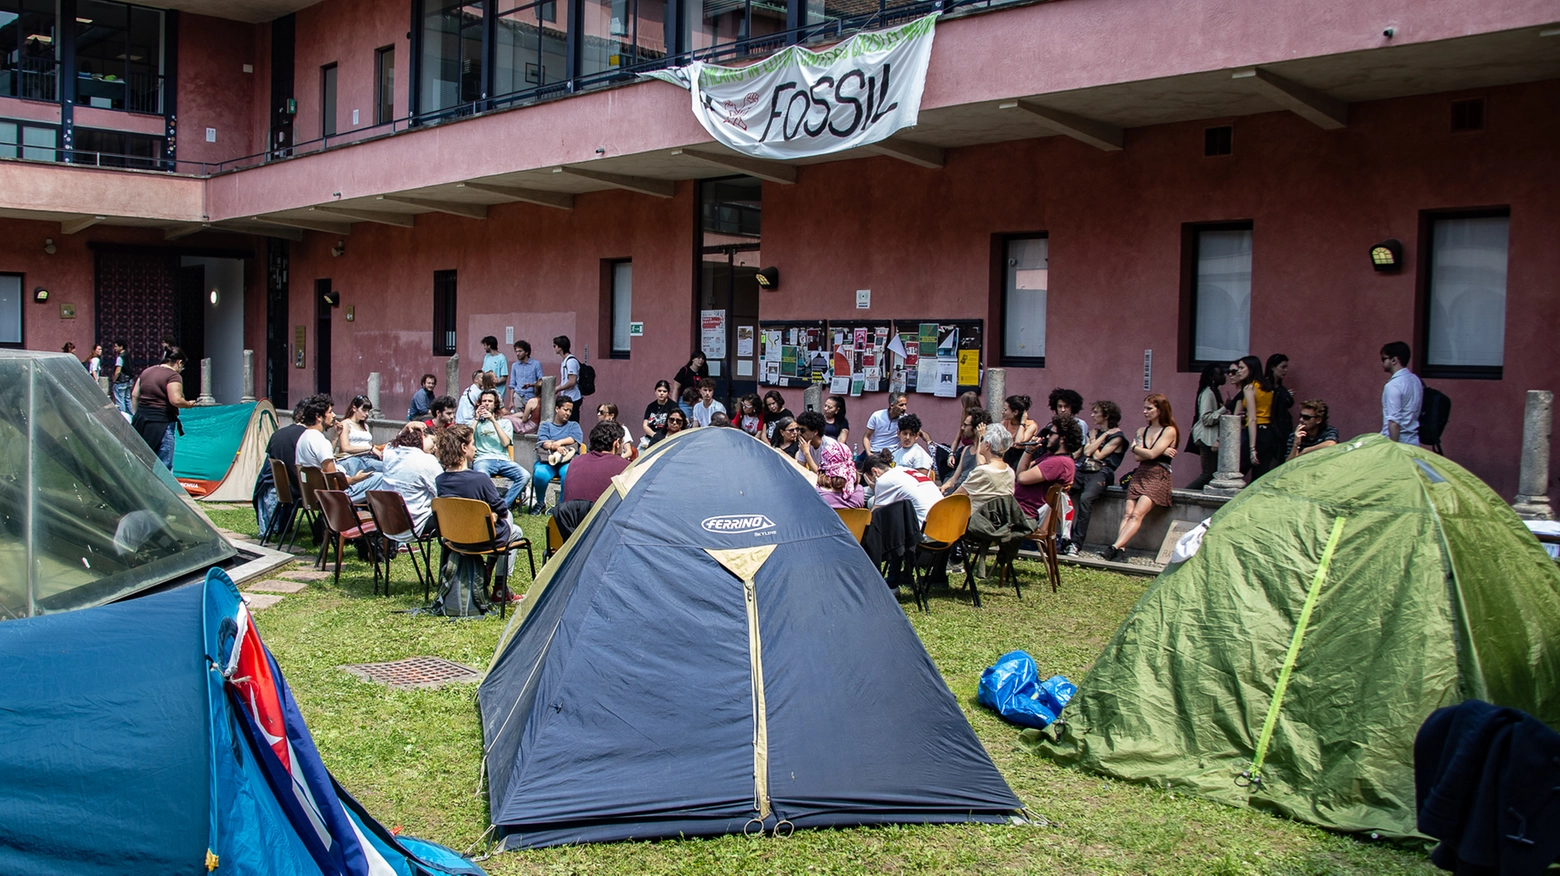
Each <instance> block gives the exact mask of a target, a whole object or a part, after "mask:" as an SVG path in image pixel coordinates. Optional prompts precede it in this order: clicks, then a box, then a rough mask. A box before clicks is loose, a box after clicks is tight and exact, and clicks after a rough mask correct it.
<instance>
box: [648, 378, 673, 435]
mask: <svg viewBox="0 0 1560 876" xmlns="http://www.w3.org/2000/svg"><path fill="white" fill-rule="evenodd" d="M675 410H678V407H677V402H675V401H672V384H671V382H670V381H666V380H657V381H656V382H655V401H653V402H651V403H650V404H648V405H645V420H644V427H645V434H646V435H648V436H650V440H651V442H654V441H656V440H658V439H659V438H660V437H661V433H662V432H665V431H666V418H667V416H669V415H670V414H671V413H672V411H675Z"/></svg>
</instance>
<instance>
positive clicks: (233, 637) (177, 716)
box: [0, 570, 482, 876]
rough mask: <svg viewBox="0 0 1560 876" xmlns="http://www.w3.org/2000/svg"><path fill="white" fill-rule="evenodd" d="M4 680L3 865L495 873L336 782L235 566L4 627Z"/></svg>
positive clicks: (149, 870) (91, 872) (89, 870)
mask: <svg viewBox="0 0 1560 876" xmlns="http://www.w3.org/2000/svg"><path fill="white" fill-rule="evenodd" d="M0 679H4V682H3V683H0V739H3V740H4V744H0V813H4V814H3V815H0V873H8V874H9V873H18V874H20V873H26V874H50V873H62V874H63V873H69V874H72V876H95V874H104V876H108V874H115V876H118V874H138V873H146V874H158V876H163V874H184V873H188V874H196V873H205V872H208V871H214V872H216V873H217V874H218V876H221V874H226V873H233V874H255V876H321V874H324V876H336V874H343V876H345V874H352V876H390V874H396V876H431V874H481V873H482V870H481V869H479V868H478V867H476V866H475V865H474V864H471V863H470V862H469V861H466V860H464V859H462V858H461V857H460V856H459V855H457V854H455V853H454V852H452V851H450V850H449V849H446V848H443V847H442V846H437V845H434V844H432V843H425V842H422V841H420V840H413V839H409V838H406V837H399V838H398V837H394V836H392V835H391V834H390V832H389V831H387V830H385V829H384V828H383V827H382V826H381V825H379V824H378V823H377V822H376V821H374V819H373V818H372V817H371V816H369V815H368V814H367V813H366V812H364V811H363V809H362V807H360V806H359V805H358V804H357V802H356V801H354V800H353V799H352V798H351V797H350V796H349V795H348V794H347V793H346V792H345V791H343V790H342V789H341V788H340V786H338V785H336V784H335V780H334V779H332V778H331V775H330V773H329V772H328V771H327V770H326V769H325V766H324V764H323V763H321V762H320V758H319V753H318V752H317V751H316V750H315V748H314V743H313V741H312V739H311V738H310V736H309V731H308V728H307V727H305V726H304V724H303V719H302V717H301V716H300V715H299V714H298V710H297V707H296V706H295V705H294V704H293V702H292V696H291V694H290V692H289V691H288V689H287V684H286V682H285V681H284V680H283V679H282V675H281V671H280V669H279V668H278V667H277V665H276V661H275V660H274V659H272V658H271V655H270V653H269V652H268V651H266V649H265V646H264V645H263V644H262V643H261V642H260V637H259V634H258V633H257V632H256V631H255V628H254V626H253V624H252V623H251V618H250V615H249V612H248V609H247V608H246V607H245V606H244V605H243V603H242V601H241V599H240V597H239V595H238V590H237V589H236V588H235V587H234V586H233V582H232V581H231V580H230V579H229V578H228V577H227V575H225V574H224V573H222V572H221V571H220V570H212V571H211V573H210V574H209V575H208V576H207V578H206V581H205V584H204V585H199V584H194V585H189V586H185V587H180V588H176V589H173V590H168V591H164V592H161V593H157V594H154V595H148V596H142V597H140V598H136V599H131V600H127V601H124V602H118V603H113V604H110V605H104V606H99V607H96V608H85V609H81V610H78V611H67V612H61V613H59V614H51V615H44V616H41V617H35V618H26V619H22V620H13V621H7V622H5V623H0Z"/></svg>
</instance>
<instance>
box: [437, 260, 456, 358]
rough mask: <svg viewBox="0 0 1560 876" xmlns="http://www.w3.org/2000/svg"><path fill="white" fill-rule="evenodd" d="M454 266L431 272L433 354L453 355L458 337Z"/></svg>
mask: <svg viewBox="0 0 1560 876" xmlns="http://www.w3.org/2000/svg"><path fill="white" fill-rule="evenodd" d="M458 288H459V287H458V281H457V274H456V269H455V268H450V269H449V270H444V271H434V272H433V355H435V356H453V355H455V350H456V348H457V345H458V342H459V338H458V337H457V336H456V335H457V332H458V331H459V327H458V326H457V325H456V322H455V317H456V314H457V312H458V311H457V304H458V298H457V294H458Z"/></svg>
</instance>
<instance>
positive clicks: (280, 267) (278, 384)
mask: <svg viewBox="0 0 1560 876" xmlns="http://www.w3.org/2000/svg"><path fill="white" fill-rule="evenodd" d="M265 249H266V252H265V261H266V271H265V397H266V398H269V399H270V400H271V404H273V405H276V407H277V409H278V410H283V411H285V410H287V409H288V408H289V407H291V405H289V404H288V403H287V372H288V371H290V370H292V357H291V356H290V355H289V350H288V349H287V241H285V240H278V239H276V238H274V237H269V238H266V247H265Z"/></svg>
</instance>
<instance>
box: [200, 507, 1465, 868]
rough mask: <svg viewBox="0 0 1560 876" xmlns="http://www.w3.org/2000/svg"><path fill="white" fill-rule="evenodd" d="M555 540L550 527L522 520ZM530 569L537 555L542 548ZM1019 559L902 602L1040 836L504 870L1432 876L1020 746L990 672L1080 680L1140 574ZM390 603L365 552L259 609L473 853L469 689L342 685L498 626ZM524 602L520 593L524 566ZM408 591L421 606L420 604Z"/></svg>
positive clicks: (319, 721) (1405, 853)
mask: <svg viewBox="0 0 1560 876" xmlns="http://www.w3.org/2000/svg"><path fill="white" fill-rule="evenodd" d="M206 509H207V511H208V513H209V514H210V515H211V517H212V519H213V520H214V521H216V523H217V524H218V525H219V526H224V527H227V528H229V529H233V530H236V531H240V532H250V533H253V532H254V531H255V523H254V517H253V515H252V513H251V512H250V511H249V508H248V506H239V507H238V508H231V507H225V506H217V505H207V506H206ZM522 523H523V525H524V526H525V529H526V531H527V533H528V534H529V535H530V536H531V538H532V539H533V540H534V541H535V542H536V543H537V544H542V543H544V538H543V533H542V531H541V529H542V527H541V525H540V523H539V521H538V520H536V519H532V518H523V519H522ZM538 559H540V551H539V550H538ZM1020 565H1021V570H1020V571H1021V574H1022V575H1023V576H1024V580H1025V581H1026V582H1029V584H1028V586H1026V587H1025V589H1024V597H1023V599H1018V598H1016V597H1015V595H1014V593H1013V591H1012V590H1011V589H1009V590H1007V591H1005V592H1004V591H996V590H993V589H991V588H985V589H983V591H982V601H983V603H984V605H985V607H984V608H983V609H980V610H975V609H973V608H971V607H970V605H969V604H968V600H967V598H966V597H964V596H962V594H961V595H956V596H954V597H952V598H950V597H949V595H948V594H947V593H946V592H945V591H938V592H935V593H934V595H933V600H932V611H931V613H930V614H926V615H923V614H921V613H919V612H917V611H915V609H914V604H913V603H912V604H911V605H910V609H911V610H910V620H911V622H912V624H913V625H914V626H915V628H916V631H917V632H918V633H920V636H921V641H922V642H923V643H925V645H926V649H927V651H928V652H929V653H930V654H931V656H932V659H933V660H934V661H935V662H936V663H937V666H938V667H939V668H940V669H941V671H942V674H943V677H944V678H945V679H946V680H947V682H948V686H949V687H950V688H952V690H953V692H954V694H955V695H956V696H957V697H958V698H959V701H960V703H961V704H962V705H963V707H964V713H965V715H966V716H967V717H968V718H969V721H970V723H971V724H972V725H973V726H974V728H975V732H976V734H977V735H978V736H979V737H980V739H981V741H982V742H983V743H984V744H985V746H986V749H987V751H989V752H990V753H991V757H992V759H993V760H994V761H995V762H996V764H997V766H998V767H999V768H1000V769H1001V770H1002V773H1003V775H1004V776H1005V777H1006V778H1007V780H1008V783H1009V784H1010V785H1011V786H1012V788H1013V790H1014V792H1016V793H1017V794H1018V796H1019V797H1020V798H1021V799H1022V800H1024V802H1025V803H1026V804H1027V805H1028V807H1029V809H1030V810H1031V811H1032V812H1033V813H1035V814H1036V815H1038V816H1041V817H1043V818H1044V819H1045V820H1046V821H1047V822H1048V824H1046V825H1045V826H1039V825H1026V826H1021V827H1014V826H996V827H993V826H921V827H887V828H866V829H854V830H831V831H802V832H798V833H797V834H796V835H794V836H792V837H790V838H787V839H774V838H772V837H764V838H755V839H749V838H745V837H740V836H737V837H722V838H718V839H711V840H676V841H663V842H653V843H615V844H602V845H589V846H580V847H574V848H562V849H547V850H542V851H534V852H515V853H505V854H501V855H495V856H493V857H491V858H488V859H487V860H485V861H483V862H482V864H483V866H484V867H485V868H486V869H487V870H488V872H490V873H494V874H521V873H525V874H531V873H549V874H550V873H592V874H595V873H603V874H605V873H623V874H642V873H710V874H716V873H728V872H753V873H802V874H813V873H880V872H887V873H912V872H916V873H918V872H935V873H980V874H986V873H992V872H1010V873H1044V872H1054V873H1064V874H1075V873H1078V874H1081V873H1152V874H1178V873H1188V874H1190V873H1199V874H1330V873H1424V874H1428V873H1435V872H1439V871H1437V870H1435V868H1434V867H1433V866H1431V865H1430V863H1429V859H1428V857H1427V856H1426V855H1425V854H1424V853H1423V852H1422V851H1419V850H1416V849H1408V848H1402V847H1398V846H1394V845H1391V844H1387V843H1369V842H1362V841H1358V840H1355V839H1352V838H1348V837H1343V836H1338V835H1334V834H1330V833H1327V832H1325V831H1322V830H1320V829H1317V828H1314V827H1310V826H1308V825H1304V824H1299V823H1295V822H1290V821H1285V820H1281V819H1279V818H1275V817H1273V816H1270V815H1264V814H1260V813H1256V812H1252V811H1247V810H1241V809H1232V808H1228V807H1225V806H1222V805H1219V804H1216V803H1210V802H1207V801H1204V800H1200V799H1197V798H1193V797H1186V796H1183V795H1180V794H1171V793H1166V792H1164V791H1163V790H1159V789H1155V788H1150V787H1144V786H1138V785H1131V784H1125V783H1121V782H1116V781H1111V780H1108V779H1105V778H1102V777H1100V776H1096V775H1092V774H1088V773H1084V772H1080V771H1077V770H1074V769H1069V768H1063V767H1059V766H1057V765H1055V764H1053V763H1052V762H1051V761H1049V760H1047V759H1045V758H1043V757H1041V756H1039V755H1037V754H1035V753H1033V752H1032V751H1031V750H1030V749H1029V748H1028V747H1026V746H1025V745H1024V744H1023V743H1021V742H1020V741H1019V728H1017V727H1014V726H1012V725H1009V724H1006V723H1005V722H1003V721H1002V720H1000V719H998V718H997V717H996V716H995V715H994V714H993V713H991V712H988V711H987V710H986V709H984V708H983V707H981V706H979V705H977V704H976V702H975V688H976V682H977V681H978V679H979V677H980V672H981V670H982V669H984V668H985V667H986V666H987V665H989V664H991V663H992V662H994V660H995V658H996V657H997V656H999V655H1000V654H1002V653H1003V652H1006V651H1010V650H1013V649H1015V648H1022V649H1024V650H1026V651H1028V652H1029V653H1030V654H1031V655H1033V656H1034V657H1035V659H1036V661H1038V663H1039V664H1040V667H1041V671H1042V673H1048V672H1060V673H1062V674H1064V675H1067V676H1068V677H1069V678H1071V679H1073V680H1074V681H1079V682H1081V681H1082V680H1083V677H1084V673H1085V671H1086V670H1087V669H1088V667H1089V664H1090V663H1091V662H1092V661H1093V659H1094V656H1095V655H1096V654H1097V653H1098V651H1099V650H1100V648H1101V647H1102V646H1103V645H1104V643H1105V641H1106V639H1107V638H1108V637H1109V636H1110V635H1111V633H1113V632H1114V631H1115V629H1116V627H1117V625H1119V624H1120V622H1121V620H1122V619H1123V618H1124V617H1125V616H1126V613H1127V611H1128V610H1129V609H1130V608H1131V607H1132V605H1133V603H1134V602H1135V601H1136V600H1137V598H1138V596H1139V595H1141V594H1142V592H1143V590H1144V588H1145V587H1146V586H1147V585H1148V579H1145V578H1129V577H1125V576H1121V575H1115V574H1109V573H1103V572H1093V571H1084V570H1080V569H1077V568H1067V567H1064V568H1063V570H1062V585H1061V591H1060V592H1059V593H1055V594H1053V593H1051V592H1049V590H1048V589H1045V590H1042V589H1041V587H1040V586H1039V584H1038V582H1039V581H1040V580H1041V577H1042V575H1041V573H1040V572H1039V570H1038V567H1036V566H1034V565H1027V566H1026V565H1025V564H1022V563H1021V564H1020ZM397 566H398V569H397V573H396V574H397V582H396V590H395V595H394V596H391V597H390V598H383V597H377V598H376V597H374V596H373V595H372V594H371V585H372V572H371V569H370V567H369V566H367V565H366V564H364V563H360V562H358V561H357V560H356V559H355V558H354V559H352V560H351V561H349V562H348V563H347V564H346V565H345V566H344V568H343V571H342V577H341V583H340V584H339V585H337V584H335V583H334V582H332V581H331V580H330V579H326V580H325V581H322V582H317V583H314V584H311V585H310V586H309V587H308V589H306V590H304V591H302V592H300V593H297V594H293V595H290V596H287V597H286V598H285V599H283V600H282V601H281V603H279V604H277V605H275V606H273V607H271V608H267V609H264V610H263V611H260V612H259V613H258V614H257V618H258V623H259V628H260V632H261V635H262V636H263V637H264V639H265V641H266V643H267V644H268V645H269V646H270V648H271V650H272V651H273V652H274V653H275V655H276V659H277V661H278V662H279V663H280V664H281V667H282V671H283V672H284V673H285V674H286V677H287V680H288V683H289V684H290V685H291V686H292V690H293V693H294V695H295V696H296V697H297V700H298V704H299V706H300V707H301V708H302V710H303V715H304V718H305V720H307V721H308V723H309V727H310V729H311V730H312V731H313V733H314V739H315V742H316V743H317V744H318V745H319V749H320V753H321V755H322V756H323V757H324V759H325V763H326V765H327V766H328V767H329V768H330V769H331V771H332V772H334V773H335V774H336V777H337V779H339V780H340V781H341V783H342V784H343V785H344V786H346V788H347V789H348V790H350V791H351V792H352V793H353V794H354V795H355V796H357V797H358V799H359V800H361V801H362V802H363V803H364V805H366V806H367V807H368V809H369V811H371V812H373V813H374V814H375V815H376V816H377V817H378V818H379V819H380V821H382V822H383V823H384V824H386V825H387V826H399V827H402V828H404V829H405V831H406V832H408V833H411V834H414V835H416V836H421V837H424V838H427V839H431V840H436V841H438V842H442V843H445V844H446V845H449V846H451V847H453V848H455V849H457V850H461V851H464V850H466V849H467V848H468V847H470V846H471V845H472V844H473V843H475V842H476V841H477V840H478V838H479V837H480V836H481V835H482V833H483V831H485V830H486V829H487V826H488V821H487V800H486V796H485V794H483V793H482V792H481V791H480V790H479V789H480V777H479V767H480V761H481V749H482V732H481V726H480V723H479V721H478V716H477V709H476V687H475V685H461V686H455V687H450V688H445V689H443V690H438V691H392V690H389V689H387V688H384V687H382V686H379V685H375V684H369V683H366V682H363V681H360V680H358V679H357V678H355V677H353V676H351V675H348V674H347V673H345V672H343V671H341V670H339V669H337V668H336V667H337V666H339V665H341V664H344V663H367V662H378V661H385V660H398V659H401V658H404V657H412V656H417V655H435V656H440V657H445V658H447V659H450V660H455V661H457V662H460V663H465V664H467V665H470V666H476V667H481V668H485V667H486V666H487V663H488V660H489V658H491V656H492V652H493V645H494V643H495V642H496V641H497V638H498V635H499V633H500V631H501V630H502V625H501V623H500V621H499V619H498V618H497V617H489V618H484V619H482V620H476V621H447V620H436V619H433V618H429V617H414V616H411V615H408V614H404V613H400V612H403V611H404V610H405V609H409V608H412V607H414V606H418V605H421V604H422V603H423V599H422V592H421V588H419V587H417V586H416V581H415V578H414V576H413V575H412V572H411V568H410V566H409V565H408V564H407V562H406V560H405V558H402V559H400V560H398V561H397ZM520 567H521V571H520V580H518V581H516V582H515V585H516V587H517V588H520V587H524V586H526V585H527V583H528V582H527V581H526V580H525V579H526V577H527V575H528V573H527V572H526V571H525V561H524V559H523V558H522V560H521V562H520ZM414 591H415V592H414Z"/></svg>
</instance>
